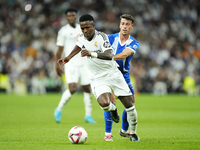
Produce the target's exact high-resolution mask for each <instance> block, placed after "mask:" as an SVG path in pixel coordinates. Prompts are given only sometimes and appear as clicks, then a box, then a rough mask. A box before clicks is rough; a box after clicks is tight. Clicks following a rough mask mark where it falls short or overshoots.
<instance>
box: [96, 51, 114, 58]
mask: <svg viewBox="0 0 200 150" xmlns="http://www.w3.org/2000/svg"><path fill="white" fill-rule="evenodd" d="M97 58H99V59H104V60H112V58H113V55H112V49H109V50H106V51H105V52H104V53H98V57H97Z"/></svg>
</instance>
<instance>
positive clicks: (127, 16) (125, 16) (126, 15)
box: [120, 14, 134, 23]
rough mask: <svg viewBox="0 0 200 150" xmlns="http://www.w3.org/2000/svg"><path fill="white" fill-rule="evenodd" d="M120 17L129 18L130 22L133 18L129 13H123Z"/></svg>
mask: <svg viewBox="0 0 200 150" xmlns="http://www.w3.org/2000/svg"><path fill="white" fill-rule="evenodd" d="M122 18H124V19H126V20H131V21H132V23H134V18H133V16H131V15H130V14H123V15H121V16H120V19H122Z"/></svg>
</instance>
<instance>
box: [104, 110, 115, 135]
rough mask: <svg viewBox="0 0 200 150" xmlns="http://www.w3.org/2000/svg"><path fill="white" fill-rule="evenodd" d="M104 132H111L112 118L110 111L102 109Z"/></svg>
mask: <svg viewBox="0 0 200 150" xmlns="http://www.w3.org/2000/svg"><path fill="white" fill-rule="evenodd" d="M104 121H105V132H107V133H111V130H112V123H113V120H112V118H111V115H110V111H104Z"/></svg>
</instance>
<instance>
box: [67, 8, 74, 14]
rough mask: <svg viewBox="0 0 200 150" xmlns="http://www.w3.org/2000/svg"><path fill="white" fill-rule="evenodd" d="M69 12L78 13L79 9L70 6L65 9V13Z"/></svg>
mask: <svg viewBox="0 0 200 150" xmlns="http://www.w3.org/2000/svg"><path fill="white" fill-rule="evenodd" d="M68 12H75V13H77V10H76V9H74V8H68V9H67V10H66V11H65V15H67V13H68Z"/></svg>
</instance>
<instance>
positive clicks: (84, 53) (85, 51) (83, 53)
mask: <svg viewBox="0 0 200 150" xmlns="http://www.w3.org/2000/svg"><path fill="white" fill-rule="evenodd" d="M81 56H82V57H84V56H91V53H90V52H89V51H88V50H86V49H83V50H82V51H81Z"/></svg>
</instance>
